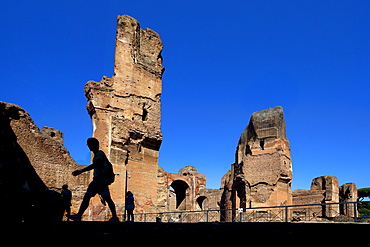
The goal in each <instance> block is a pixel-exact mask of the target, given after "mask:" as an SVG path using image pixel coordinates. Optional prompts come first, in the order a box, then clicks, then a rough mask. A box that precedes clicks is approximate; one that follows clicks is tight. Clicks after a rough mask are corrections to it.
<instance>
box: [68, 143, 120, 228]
mask: <svg viewBox="0 0 370 247" xmlns="http://www.w3.org/2000/svg"><path fill="white" fill-rule="evenodd" d="M87 146H88V147H89V149H90V151H92V152H93V153H94V158H93V163H92V164H91V165H89V166H87V167H85V168H83V169H81V170H76V171H74V172H72V175H73V176H78V175H80V174H81V173H83V172H86V171H90V170H93V169H94V178H93V181H92V182H91V183H90V184H89V187H88V188H87V191H86V193H85V196H84V198H83V200H82V203H81V206H80V209H79V211H78V213H77V214H76V215H72V216H70V217H69V218H70V219H72V220H74V221H81V218H82V215H83V213H84V212H85V210H86V209H87V207H88V206H89V202H90V199H91V198H92V197H94V196H95V195H96V194H99V195H100V196H101V197H102V198H103V199H104V201H106V202H107V204H108V207H109V209H110V211H111V212H112V218H111V219H110V220H109V222H118V221H119V219H118V217H117V213H116V206H115V204H114V202H113V200H112V198H111V196H110V192H109V188H108V186H109V185H110V184H111V183H113V182H114V173H113V168H112V164H111V163H110V162H109V160H108V158H107V157H106V156H105V153H104V152H103V151H101V150H99V141H98V139H96V138H89V139H87Z"/></svg>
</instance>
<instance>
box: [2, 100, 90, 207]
mask: <svg viewBox="0 0 370 247" xmlns="http://www.w3.org/2000/svg"><path fill="white" fill-rule="evenodd" d="M0 114H2V116H3V117H2V118H1V125H2V127H1V129H2V130H1V131H2V132H3V134H4V135H5V136H7V137H6V138H5V137H4V136H2V137H3V138H2V142H8V143H9V142H10V143H13V144H12V145H13V146H14V145H15V147H17V149H18V151H15V152H16V153H15V154H14V155H17V156H19V157H24V158H22V159H24V160H23V161H22V162H21V163H22V164H23V166H24V165H25V164H26V163H28V162H29V163H30V165H31V166H32V167H31V166H29V168H27V171H26V172H25V171H23V170H24V169H23V168H22V167H18V168H16V167H17V165H16V164H17V162H16V161H15V160H14V161H11V160H9V159H11V157H9V159H8V161H5V160H3V161H2V162H1V163H6V162H9V163H10V164H12V166H13V167H15V169H16V170H14V172H13V173H10V174H7V176H9V178H10V179H14V180H16V177H17V176H19V173H23V172H24V173H25V174H24V175H22V177H24V180H25V181H24V182H23V183H24V185H23V187H24V188H28V189H29V190H32V187H35V186H36V185H33V184H35V183H37V184H39V185H37V186H36V187H39V188H41V187H42V186H41V184H44V185H43V186H46V188H48V189H50V190H54V191H57V192H60V191H61V187H62V185H63V184H68V185H69V189H70V190H71V191H72V193H73V201H72V204H73V208H72V210H73V211H77V208H78V206H79V204H80V201H81V200H82V197H83V194H84V192H85V189H86V187H87V184H88V177H89V174H84V175H81V176H79V177H74V176H72V174H71V173H72V171H74V170H76V169H81V166H79V165H77V164H76V163H75V161H74V160H73V159H72V158H71V156H70V154H69V152H68V150H67V149H66V148H65V147H64V146H63V140H62V136H63V133H62V132H60V131H58V130H55V129H53V128H50V127H44V128H43V130H40V129H39V128H38V127H37V126H36V125H35V123H34V122H33V120H32V119H31V117H30V115H29V114H28V113H27V112H26V111H25V110H24V109H22V108H21V107H20V106H17V105H13V104H9V103H5V102H0ZM3 145H4V146H8V144H7V143H4V144H3ZM7 153H8V154H9V153H11V152H7ZM4 157H6V155H2V158H4ZM34 172H35V173H36V174H34V175H30V174H33V173H34ZM2 174H6V172H3V173H2ZM12 176H14V177H13V178H12ZM28 176H31V177H33V178H31V179H27V178H26V177H28ZM35 181H39V182H35ZM40 186H41V187H40Z"/></svg>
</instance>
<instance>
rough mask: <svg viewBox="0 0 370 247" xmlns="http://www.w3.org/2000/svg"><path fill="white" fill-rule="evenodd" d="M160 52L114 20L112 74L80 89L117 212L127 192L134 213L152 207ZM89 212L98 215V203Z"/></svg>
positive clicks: (157, 42)
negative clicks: (109, 171) (108, 167)
mask: <svg viewBox="0 0 370 247" xmlns="http://www.w3.org/2000/svg"><path fill="white" fill-rule="evenodd" d="M162 48H163V45H162V41H161V39H160V37H159V35H158V34H157V33H156V32H154V31H153V30H150V29H145V30H142V29H141V28H140V24H139V23H138V21H137V20H135V19H134V18H132V17H130V16H127V15H123V16H118V18H117V33H116V48H115V59H114V75H113V77H112V78H108V77H105V76H104V77H103V78H102V80H101V81H100V82H95V81H89V82H87V83H86V85H85V95H86V98H87V101H88V103H87V110H88V113H89V115H90V116H91V119H92V124H93V136H94V137H95V138H97V139H98V140H99V141H100V145H101V149H102V150H103V151H104V152H105V153H106V154H107V157H108V158H109V159H110V161H111V163H112V164H113V167H114V171H115V173H116V174H118V175H117V176H116V181H115V183H114V184H112V185H111V186H110V188H111V193H112V197H113V200H114V201H115V203H116V205H117V210H118V213H122V212H123V211H124V199H125V198H124V196H125V192H126V191H128V190H130V191H132V192H133V193H134V195H135V200H136V209H135V211H136V212H137V213H139V212H142V211H145V212H150V211H153V210H154V208H155V206H156V205H157V187H158V186H157V184H158V181H157V180H158V178H157V175H158V169H159V167H158V151H159V148H160V146H161V142H162V133H161V129H160V123H161V122H160V120H161V102H160V96H161V93H162V74H163V72H164V67H163V66H162V56H161V51H162ZM92 208H93V210H94V211H95V212H93V213H94V214H101V213H99V211H100V210H102V207H100V206H99V205H98V204H96V206H94V207H92Z"/></svg>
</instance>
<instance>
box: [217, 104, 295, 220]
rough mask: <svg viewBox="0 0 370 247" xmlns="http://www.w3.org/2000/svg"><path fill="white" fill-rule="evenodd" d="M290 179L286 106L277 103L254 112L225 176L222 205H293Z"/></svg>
mask: <svg viewBox="0 0 370 247" xmlns="http://www.w3.org/2000/svg"><path fill="white" fill-rule="evenodd" d="M291 182H292V161H291V158H290V147H289V141H288V139H287V137H286V130H285V121H284V114H283V109H282V108H281V107H279V106H278V107H274V108H270V109H267V110H263V111H259V112H255V113H253V114H252V116H251V119H250V121H249V124H248V126H247V127H246V128H245V130H244V131H243V133H242V134H241V137H240V139H239V143H238V146H237V151H236V160H235V163H234V164H233V165H232V167H231V170H230V171H229V172H228V173H227V174H226V175H225V176H224V177H223V179H222V183H223V186H224V192H223V196H222V199H221V207H222V208H226V209H230V208H250V207H258V206H278V205H291V203H292V194H291ZM229 217H230V216H229ZM226 218H228V217H226Z"/></svg>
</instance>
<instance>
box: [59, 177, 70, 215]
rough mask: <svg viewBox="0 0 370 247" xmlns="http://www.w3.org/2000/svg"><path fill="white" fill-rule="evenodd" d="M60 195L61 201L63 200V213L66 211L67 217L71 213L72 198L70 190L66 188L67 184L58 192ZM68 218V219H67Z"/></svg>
mask: <svg viewBox="0 0 370 247" xmlns="http://www.w3.org/2000/svg"><path fill="white" fill-rule="evenodd" d="M60 194H61V195H62V202H63V209H64V211H63V214H64V212H67V215H66V216H67V217H68V216H70V215H71V206H72V203H71V200H72V192H71V191H70V190H69V189H68V185H67V184H65V185H63V186H62V192H61V193H60ZM68 220H69V219H68Z"/></svg>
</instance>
